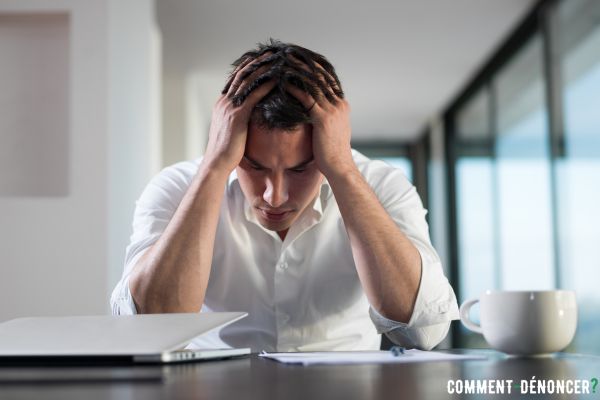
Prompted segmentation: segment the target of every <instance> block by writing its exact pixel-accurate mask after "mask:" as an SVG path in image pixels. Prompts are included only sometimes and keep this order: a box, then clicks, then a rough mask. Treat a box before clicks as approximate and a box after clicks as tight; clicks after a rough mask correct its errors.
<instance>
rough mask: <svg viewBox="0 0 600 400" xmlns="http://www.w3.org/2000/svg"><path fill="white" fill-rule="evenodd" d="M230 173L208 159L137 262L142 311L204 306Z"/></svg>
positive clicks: (134, 277) (135, 280) (134, 282)
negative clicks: (156, 239) (209, 162)
mask: <svg viewBox="0 0 600 400" xmlns="http://www.w3.org/2000/svg"><path fill="white" fill-rule="evenodd" d="M228 175H229V174H228V173H227V171H226V170H224V169H215V168H210V167H209V166H208V165H207V163H206V162H204V161H203V162H202V163H201V164H200V167H199V169H198V173H197V174H196V176H195V177H194V180H193V181H192V183H191V185H190V187H189V188H188V190H187V192H186V194H185V196H184V197H183V199H182V201H181V203H180V204H179V207H178V208H177V210H176V212H175V214H174V215H173V218H172V219H171V221H170V222H169V224H168V226H167V228H166V229H165V231H164V233H163V234H162V235H161V237H160V238H159V239H158V241H157V242H156V243H155V244H154V245H153V246H152V247H150V248H149V249H148V250H147V251H146V253H145V254H144V256H143V257H142V258H141V259H140V260H138V262H137V263H136V265H135V267H134V269H133V271H132V274H131V278H130V290H131V294H132V297H133V299H134V301H135V304H136V307H137V309H138V312H139V313H168V312H198V311H199V310H200V308H201V307H202V303H203V301H204V295H205V293H206V286H207V284H208V278H209V275H210V267H211V262H212V255H213V246H214V241H215V234H216V229H217V223H218V218H219V210H220V207H221V202H222V200H223V192H224V188H225V184H226V182H227V178H228Z"/></svg>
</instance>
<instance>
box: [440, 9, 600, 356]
mask: <svg viewBox="0 0 600 400" xmlns="http://www.w3.org/2000/svg"><path fill="white" fill-rule="evenodd" d="M598 49H600V2H598V1H596V0H569V1H566V0H563V1H556V2H553V1H547V2H540V3H538V5H537V6H536V7H535V9H534V10H532V12H531V14H530V16H529V18H527V20H526V21H525V22H524V23H523V25H522V26H521V27H519V28H518V29H517V30H516V31H515V35H514V36H513V37H511V38H510V39H509V40H508V41H507V43H506V44H505V45H504V46H503V47H502V48H501V49H500V50H499V52H498V54H497V55H496V56H494V57H493V58H492V59H491V60H490V62H489V63H488V64H487V65H486V66H485V67H484V68H483V70H482V71H481V73H480V74H479V75H478V77H477V78H476V80H475V81H473V83H471V84H470V85H469V87H467V88H466V89H465V91H464V92H463V93H462V94H461V95H460V96H459V97H458V98H457V100H456V102H455V103H454V105H453V106H451V107H450V109H449V111H448V113H447V114H446V121H448V122H449V124H448V129H449V135H448V138H449V140H448V149H449V152H448V154H449V159H448V163H449V164H448V168H449V170H450V174H449V178H450V179H449V182H450V187H449V190H450V191H451V196H452V197H451V199H453V200H454V203H455V209H454V210H453V211H454V214H452V213H451V214H450V215H451V220H450V224H451V227H453V229H454V230H455V236H456V241H455V242H456V244H455V246H453V248H451V249H450V250H451V252H453V254H454V255H455V257H453V261H454V264H455V265H454V267H453V270H454V271H456V273H457V276H456V277H455V278H457V281H458V282H455V287H456V288H457V289H458V292H459V301H460V302H463V301H465V300H466V299H468V298H471V297H477V296H479V295H480V294H481V293H482V292H483V291H485V290H486V289H495V288H498V289H508V290H528V289H531V290H543V289H552V288H564V289H568V290H575V292H576V294H577V299H578V305H579V326H578V329H577V334H576V336H575V339H574V342H573V343H572V345H571V346H570V347H569V350H571V351H577V352H586V353H595V354H600V341H598V337H600V318H598V310H599V309H600V291H598V289H597V283H598V282H599V281H600V261H598V257H597V255H596V254H597V246H598V244H599V243H600V184H599V183H600V112H598V104H599V100H598V99H599V93H600V51H598ZM456 283H458V284H456ZM474 311H475V312H477V310H474ZM474 317H475V318H474V319H475V320H477V315H474ZM455 332H457V333H458V334H459V335H458V338H457V339H458V340H456V342H457V345H459V346H476V347H481V346H485V342H484V341H483V340H482V338H481V336H479V335H474V334H472V333H470V332H468V331H466V330H465V329H463V328H462V326H461V327H460V328H458V329H457V330H456V331H455Z"/></svg>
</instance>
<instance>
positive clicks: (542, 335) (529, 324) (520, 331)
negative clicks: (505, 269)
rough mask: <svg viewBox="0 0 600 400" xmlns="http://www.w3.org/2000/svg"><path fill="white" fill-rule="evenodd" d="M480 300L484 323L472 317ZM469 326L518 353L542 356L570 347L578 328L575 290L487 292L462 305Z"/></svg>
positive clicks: (498, 347) (495, 345)
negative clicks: (471, 313) (472, 310)
mask: <svg viewBox="0 0 600 400" xmlns="http://www.w3.org/2000/svg"><path fill="white" fill-rule="evenodd" d="M477 302H479V303H480V320H481V325H477V324H475V323H474V322H473V321H471V320H470V319H469V311H470V309H471V307H472V306H473V305H475V303H477ZM460 320H461V321H462V323H463V325H464V326H465V327H467V329H470V330H472V331H473V332H477V333H481V334H483V337H484V338H485V340H486V341H487V342H488V344H489V345H490V346H491V347H492V348H493V349H496V350H500V351H502V352H504V353H508V354H514V355H539V354H547V353H553V352H555V351H560V350H562V349H564V348H565V347H567V346H568V345H569V343H571V340H573V336H574V335H575V330H576V328H577V301H576V299H575V292H572V291H568V290H542V291H491V290H488V291H486V292H485V293H484V294H483V295H482V296H481V297H480V298H479V299H471V300H467V301H465V302H464V303H463V304H462V305H461V306H460Z"/></svg>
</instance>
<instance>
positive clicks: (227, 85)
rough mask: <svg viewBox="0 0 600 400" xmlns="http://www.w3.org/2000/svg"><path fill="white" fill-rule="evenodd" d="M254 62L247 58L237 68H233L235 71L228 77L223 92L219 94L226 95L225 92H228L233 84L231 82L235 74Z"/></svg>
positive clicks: (252, 59)
mask: <svg viewBox="0 0 600 400" xmlns="http://www.w3.org/2000/svg"><path fill="white" fill-rule="evenodd" d="M254 60H255V59H254V58H252V57H248V58H246V59H245V60H244V61H242V62H241V63H240V64H239V65H238V66H237V67H235V69H234V70H233V71H232V72H231V74H230V75H229V79H228V80H227V83H226V84H225V87H224V88H223V90H221V94H227V92H228V91H229V88H230V87H231V84H232V83H233V80H234V79H235V77H236V75H237V73H238V72H239V71H240V70H241V69H242V68H244V67H245V66H247V65H248V64H250V63H251V62H252V61H254Z"/></svg>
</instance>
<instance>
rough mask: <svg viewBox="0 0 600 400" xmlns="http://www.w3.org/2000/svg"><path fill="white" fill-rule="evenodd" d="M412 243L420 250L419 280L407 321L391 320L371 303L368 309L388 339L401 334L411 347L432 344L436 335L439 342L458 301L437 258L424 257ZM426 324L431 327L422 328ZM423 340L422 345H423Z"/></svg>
mask: <svg viewBox="0 0 600 400" xmlns="http://www.w3.org/2000/svg"><path fill="white" fill-rule="evenodd" d="M416 247H417V249H418V250H419V253H420V254H421V281H420V283H419V289H418V292H417V299H416V301H415V306H414V309H413V312H412V315H411V317H410V319H409V321H408V322H399V321H394V320H391V319H389V318H386V317H384V316H383V315H381V314H380V313H379V312H378V311H377V310H375V309H374V308H373V307H370V309H369V316H370V317H371V321H373V324H374V325H375V327H376V329H377V332H378V333H384V334H386V335H387V336H388V337H389V338H390V339H391V340H392V341H395V340H394V338H393V337H392V336H395V337H396V338H399V337H402V336H403V337H406V338H408V339H410V341H411V342H413V346H415V347H433V346H431V343H432V342H435V341H436V340H437V339H439V340H437V343H439V342H440V341H441V340H442V339H443V338H444V337H445V335H446V334H447V332H448V328H449V326H450V321H452V320H456V319H459V316H458V304H457V301H456V296H455V294H454V290H453V289H452V287H451V286H450V283H449V282H448V279H446V277H445V276H444V272H443V270H442V265H441V262H440V261H439V258H437V256H436V257H433V256H431V257H428V256H427V254H428V252H426V251H424V250H422V249H421V248H420V246H418V245H417V246H416ZM427 327H431V328H428V329H423V328H427ZM391 333H393V334H391ZM423 341H425V342H427V343H426V345H423V344H424V343H423ZM396 342H397V341H396ZM403 342H404V341H403ZM414 342H420V343H414ZM437 343H435V344H434V346H435V345H437ZM419 344H421V345H419Z"/></svg>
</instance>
